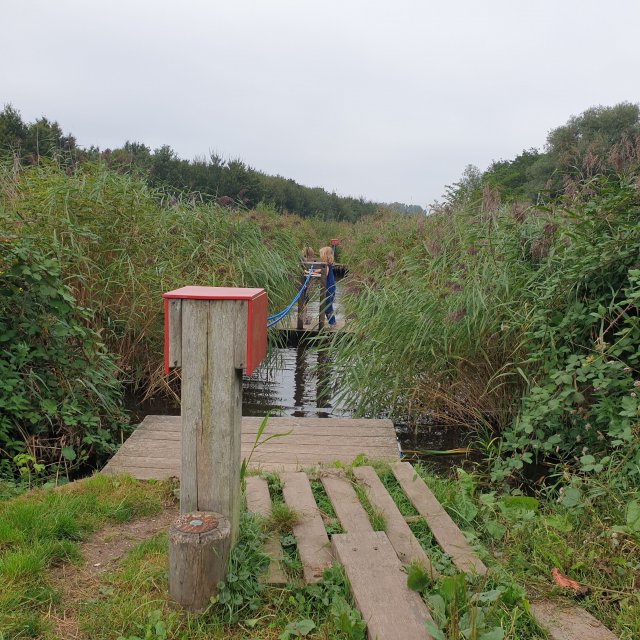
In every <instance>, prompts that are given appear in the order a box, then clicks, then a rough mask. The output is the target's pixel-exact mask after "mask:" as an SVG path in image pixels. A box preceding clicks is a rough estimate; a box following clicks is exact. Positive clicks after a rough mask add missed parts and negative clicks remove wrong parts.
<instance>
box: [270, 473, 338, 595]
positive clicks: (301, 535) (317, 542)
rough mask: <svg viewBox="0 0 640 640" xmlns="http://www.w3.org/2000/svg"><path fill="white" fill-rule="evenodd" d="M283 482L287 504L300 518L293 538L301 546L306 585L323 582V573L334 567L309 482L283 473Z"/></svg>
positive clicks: (296, 474) (283, 493)
mask: <svg viewBox="0 0 640 640" xmlns="http://www.w3.org/2000/svg"><path fill="white" fill-rule="evenodd" d="M280 480H281V481H282V495H283V496H284V501H285V502H286V503H287V504H288V505H289V506H290V507H291V508H292V509H293V510H294V511H295V512H296V513H297V514H298V516H299V520H298V522H297V524H295V525H294V527H293V535H294V536H295V538H296V542H297V543H298V554H299V555H300V561H301V562H302V571H303V574H304V579H305V582H307V583H311V582H320V580H322V573H323V572H324V570H325V569H327V568H328V567H330V566H331V563H332V562H333V557H332V556H331V549H330V546H329V537H328V536H327V532H326V530H325V528H324V523H323V522H322V516H321V515H320V510H319V509H318V505H316V501H315V499H314V497H313V492H312V491H311V485H310V484H309V478H307V475H306V474H305V473H302V472H297V473H281V474H280Z"/></svg>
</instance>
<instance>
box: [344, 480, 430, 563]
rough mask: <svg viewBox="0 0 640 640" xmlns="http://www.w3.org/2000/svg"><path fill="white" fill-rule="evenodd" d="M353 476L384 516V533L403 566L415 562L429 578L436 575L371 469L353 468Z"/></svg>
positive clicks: (394, 504) (391, 499)
mask: <svg viewBox="0 0 640 640" xmlns="http://www.w3.org/2000/svg"><path fill="white" fill-rule="evenodd" d="M353 474H354V475H355V477H356V478H357V479H358V482H359V483H360V484H361V485H362V487H363V489H364V491H365V493H366V494H367V498H368V499H369V502H370V503H371V504H372V505H373V507H374V508H375V509H378V511H380V512H381V513H382V515H383V516H384V521H385V533H386V534H387V537H388V538H389V542H391V544H392V545H393V548H394V549H395V551H396V553H397V554H398V558H400V561H401V562H402V563H404V564H410V563H412V562H417V563H419V564H421V565H422V566H423V567H424V569H425V570H426V571H427V573H429V574H430V575H431V576H435V575H437V571H436V570H435V569H434V568H433V566H432V564H431V560H429V557H428V556H427V554H426V553H425V551H424V549H423V548H422V546H421V545H420V543H419V542H418V539H417V538H416V537H415V536H414V535H413V532H412V531H411V529H410V527H409V525H408V524H407V522H406V521H405V519H404V517H403V515H402V514H401V513H400V510H399V509H398V507H397V506H396V503H395V502H394V501H393V498H392V497H391V496H390V495H389V492H388V491H387V490H386V488H385V486H384V485H383V484H382V482H381V481H380V478H379V477H378V474H377V473H376V472H375V469H374V468H373V467H355V468H354V469H353Z"/></svg>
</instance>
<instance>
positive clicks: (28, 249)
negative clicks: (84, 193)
mask: <svg viewBox="0 0 640 640" xmlns="http://www.w3.org/2000/svg"><path fill="white" fill-rule="evenodd" d="M90 320H91V317H90V314H89V312H88V311H87V310H84V309H82V308H80V307H79V306H78V305H77V303H76V300H75V298H74V296H73V293H72V291H71V290H70V289H69V287H67V286H66V285H65V284H64V282H63V280H62V277H61V274H60V268H59V265H58V261H57V260H56V259H55V258H52V257H51V256H49V255H47V254H46V253H45V252H43V251H42V250H40V249H38V248H36V247H35V246H34V245H33V244H32V243H31V242H30V241H29V240H25V239H17V238H11V237H9V238H7V237H4V238H0V349H1V351H2V358H1V359H0V450H1V452H2V456H3V457H5V459H7V458H10V459H13V460H14V462H15V465H16V468H18V467H20V468H22V467H24V466H25V465H24V456H25V455H28V456H30V458H29V459H30V460H31V459H32V460H33V464H32V465H31V467H32V469H31V468H30V469H31V470H32V471H38V473H40V474H43V473H46V471H53V469H52V468H51V467H52V466H55V467H57V468H58V470H60V468H62V470H63V471H64V470H67V471H68V470H70V468H72V467H73V466H75V465H79V464H81V463H83V462H85V461H87V460H89V459H90V458H91V461H92V462H94V461H95V460H96V459H97V458H99V457H102V456H105V455H107V454H109V453H110V452H112V451H113V449H114V447H115V442H116V434H117V433H118V430H119V429H121V428H123V427H124V424H125V421H124V414H123V411H122V404H121V401H122V397H121V387H120V384H119V383H118V381H117V378H116V372H117V368H116V365H115V363H114V361H113V359H112V358H111V356H110V355H109V354H108V353H107V352H106V349H105V347H104V345H103V344H102V342H101V340H100V336H99V335H98V334H97V333H96V332H95V331H93V330H92V329H90V328H89V323H90ZM36 465H37V466H36ZM43 465H46V470H45V467H43ZM5 466H6V465H5Z"/></svg>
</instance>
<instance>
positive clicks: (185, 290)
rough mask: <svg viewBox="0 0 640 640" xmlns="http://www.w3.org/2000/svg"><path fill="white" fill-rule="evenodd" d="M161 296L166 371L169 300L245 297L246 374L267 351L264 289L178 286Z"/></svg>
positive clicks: (167, 369) (166, 367) (167, 367)
mask: <svg viewBox="0 0 640 640" xmlns="http://www.w3.org/2000/svg"><path fill="white" fill-rule="evenodd" d="M162 297H163V298H164V370H165V373H169V299H170V298H181V299H188V300H246V301H247V308H248V318H247V368H246V372H247V375H248V376H249V375H251V374H252V373H253V372H254V371H255V370H256V368H257V366H258V365H259V364H260V362H261V361H262V359H263V358H264V356H265V355H266V353H267V292H266V291H265V290H264V289H248V288H240V287H192V286H190V287H182V288H181V289H175V290H174V291H168V292H167V293H163V294H162Z"/></svg>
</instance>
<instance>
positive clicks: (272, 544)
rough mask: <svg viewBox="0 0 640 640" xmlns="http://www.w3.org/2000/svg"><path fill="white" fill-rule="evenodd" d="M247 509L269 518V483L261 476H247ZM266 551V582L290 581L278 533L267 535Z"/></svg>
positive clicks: (281, 582)
mask: <svg viewBox="0 0 640 640" xmlns="http://www.w3.org/2000/svg"><path fill="white" fill-rule="evenodd" d="M247 511H249V512H250V513H255V514H257V515H259V516H262V517H263V518H268V517H269V516H270V515H271V496H270V495H269V485H268V484H267V481H266V480H265V479H264V478H259V477H258V476H249V477H248V478H247ZM264 552H265V553H266V554H267V555H268V556H269V569H268V571H267V575H266V578H265V580H266V582H268V583H269V584H286V583H287V582H288V580H287V575H286V573H285V572H284V571H283V570H282V567H281V565H280V562H281V560H282V558H283V557H284V552H283V550H282V545H281V544H280V539H279V538H278V535H277V534H276V533H272V534H271V535H269V536H268V537H267V540H266V542H265V545H264Z"/></svg>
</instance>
